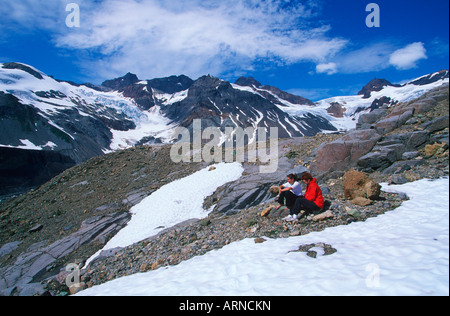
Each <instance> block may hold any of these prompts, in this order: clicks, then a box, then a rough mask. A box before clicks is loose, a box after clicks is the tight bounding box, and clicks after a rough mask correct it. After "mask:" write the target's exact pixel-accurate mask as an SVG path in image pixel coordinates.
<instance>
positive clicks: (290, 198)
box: [285, 191, 298, 209]
mask: <svg viewBox="0 0 450 316" xmlns="http://www.w3.org/2000/svg"><path fill="white" fill-rule="evenodd" d="M285 197H286V207H287V208H288V209H291V208H292V207H293V206H294V204H295V201H296V200H297V198H298V196H297V195H295V194H294V193H293V192H292V191H286V192H285Z"/></svg>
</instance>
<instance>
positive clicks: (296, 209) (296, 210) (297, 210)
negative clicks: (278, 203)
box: [291, 197, 307, 215]
mask: <svg viewBox="0 0 450 316" xmlns="http://www.w3.org/2000/svg"><path fill="white" fill-rule="evenodd" d="M304 201H307V200H306V199H305V198H304V197H298V198H297V199H296V201H295V203H294V207H292V209H291V215H298V214H299V213H300V211H301V210H304V209H305V206H304V205H303V204H304Z"/></svg>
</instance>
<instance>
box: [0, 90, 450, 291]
mask: <svg viewBox="0 0 450 316" xmlns="http://www.w3.org/2000/svg"><path fill="white" fill-rule="evenodd" d="M381 110H383V112H382V113H379V112H377V111H376V110H374V111H372V113H367V114H366V115H368V117H362V118H361V122H360V123H361V128H363V127H364V129H359V130H355V131H351V132H350V133H347V134H341V135H339V134H317V135H315V136H312V137H304V138H288V139H284V140H281V141H280V142H279V154H280V161H279V168H278V171H277V172H276V173H274V174H268V175H261V174H259V168H258V164H259V163H244V168H245V173H244V174H243V177H242V178H241V179H239V180H237V181H236V182H234V183H231V184H228V185H225V186H223V187H221V188H219V189H218V190H217V191H216V193H215V194H214V195H212V196H211V197H209V198H208V199H207V200H206V201H205V206H207V207H209V206H210V205H216V206H215V209H214V212H213V213H212V214H211V215H210V216H209V218H207V219H204V220H193V221H189V222H186V223H182V224H180V225H179V226H177V227H174V228H170V229H167V230H166V231H164V232H162V233H160V234H159V235H158V236H156V237H153V238H151V239H149V240H145V241H142V242H140V243H137V244H135V245H132V246H130V247H127V248H124V249H120V250H117V251H112V252H109V253H105V254H103V256H102V257H101V258H100V259H98V260H96V261H94V262H93V263H92V264H90V265H89V266H88V268H87V269H86V270H83V271H82V281H83V286H92V285H95V284H99V283H102V282H105V281H107V280H110V279H114V278H117V277H120V276H123V275H128V274H131V273H136V272H142V271H148V270H151V269H156V268H158V267H160V266H165V265H172V264H177V263H179V262H181V261H182V260H186V259H188V258H191V257H193V256H197V255H202V254H204V253H206V252H208V251H211V250H213V249H217V248H220V247H223V246H224V245H226V244H228V243H230V242H233V241H236V240H240V239H242V238H255V242H263V241H264V239H265V238H283V237H288V236H292V235H299V234H307V233H309V232H311V231H317V230H322V229H325V228H326V227H329V226H335V225H345V224H348V223H349V222H352V221H360V220H365V219H366V218H369V217H373V216H377V215H379V214H382V213H384V212H387V211H389V210H392V209H394V208H395V207H397V206H398V205H399V204H400V203H401V202H402V201H403V200H404V199H405V198H406V197H405V196H399V195H395V194H388V193H382V194H381V196H380V197H379V198H378V199H377V200H375V201H371V204H369V205H366V206H358V205H355V204H353V203H351V202H350V201H349V200H347V199H346V198H345V196H344V183H343V180H342V176H343V175H344V173H345V172H347V171H348V170H349V169H351V168H356V169H358V170H361V171H364V172H366V173H367V174H369V175H370V177H371V178H373V179H374V180H376V181H377V182H389V183H402V182H405V181H414V180H417V179H422V178H431V179H433V178H439V177H443V176H448V173H449V170H448V169H449V164H448V132H449V129H448V111H449V107H448V86H445V87H441V88H438V89H435V90H433V91H431V92H429V93H428V94H425V95H424V96H422V97H421V98H419V99H416V100H412V101H409V102H405V103H399V104H397V105H395V106H391V107H387V106H385V108H383V109H381ZM373 112H375V113H373ZM372 116H375V117H376V118H373V117H372ZM364 124H368V125H364ZM363 125H364V126H363ZM374 133H377V134H378V136H377V135H375V134H374ZM364 135H366V136H364ZM367 135H369V136H371V137H368V136H367ZM362 144H365V146H362ZM390 146H394V147H390ZM356 149H358V151H356ZM363 149H364V150H363ZM169 152H170V146H168V145H152V146H140V147H135V148H131V149H128V150H124V151H121V152H117V153H111V154H108V155H104V156H101V157H96V158H93V159H90V160H88V161H87V162H85V163H83V164H81V165H79V166H76V167H73V168H71V169H69V170H67V171H65V172H63V173H62V174H61V175H59V176H57V177H56V178H54V179H52V180H51V181H50V182H48V183H46V184H44V185H42V186H41V187H39V188H38V189H36V190H34V191H32V192H30V193H28V194H25V195H23V196H21V197H18V198H16V199H14V200H11V201H8V202H7V203H2V204H0V228H1V229H0V234H1V235H0V240H1V244H0V265H1V268H0V271H1V273H0V275H1V277H0V291H1V293H2V294H3V295H34V294H51V295H67V293H68V290H69V289H68V288H67V287H66V286H65V277H66V276H67V272H65V267H66V266H67V264H69V263H77V264H80V265H83V263H84V262H85V260H87V258H89V257H90V256H91V255H92V254H94V253H95V252H96V251H97V250H99V249H101V248H102V246H103V245H104V244H105V243H106V242H107V241H108V240H109V239H110V238H111V236H112V235H113V234H114V233H115V232H117V231H118V230H119V229H120V228H121V227H123V226H124V225H125V224H126V223H127V221H128V220H129V218H130V215H129V213H128V211H129V209H130V208H131V206H133V205H135V204H137V203H139V202H140V201H141V200H142V199H143V198H145V197H146V196H148V195H150V194H151V193H152V192H154V191H155V190H157V189H158V188H160V187H161V186H162V185H164V184H166V183H168V182H171V181H174V180H175V179H178V178H182V177H185V176H187V175H189V174H192V173H193V172H195V171H197V170H200V169H201V168H203V167H205V166H206V164H203V163H197V164H195V163H185V164H183V163H179V164H175V163H173V162H172V161H171V159H170V155H169ZM327 152H328V156H327V155H326V154H325V153H327ZM339 152H341V153H342V152H343V153H346V154H345V157H348V158H347V159H342V157H340V156H339V155H337V153H339ZM330 153H333V154H330ZM372 155H378V157H379V158H380V157H385V159H384V160H383V163H382V164H379V163H378V162H379V161H380V159H379V158H377V159H373V156H372ZM330 156H331V157H332V158H334V159H325V158H324V157H330ZM342 162H344V164H342V165H340V164H341V163H342ZM369 162H370V163H369ZM338 163H339V164H338ZM304 170H312V171H313V174H314V175H317V176H319V181H320V185H321V187H322V188H323V192H324V195H325V198H326V199H327V200H328V201H329V205H328V210H327V213H326V214H325V215H326V216H324V219H321V220H318V219H317V218H314V217H313V216H309V217H305V218H303V219H301V220H300V221H299V222H295V223H289V224H288V223H285V222H283V221H281V220H280V218H281V216H283V215H285V211H284V213H283V211H281V212H276V211H271V212H270V214H269V215H268V216H267V217H262V216H260V214H261V212H262V211H263V210H264V209H267V208H271V207H272V206H273V204H272V203H271V202H270V199H271V198H272V197H273V195H271V194H270V193H269V192H268V190H269V188H270V186H272V185H278V184H280V183H281V182H283V181H284V180H285V176H286V174H287V173H289V172H292V171H296V172H299V173H301V172H303V171H304ZM321 170H325V172H321ZM330 171H331V172H330Z"/></svg>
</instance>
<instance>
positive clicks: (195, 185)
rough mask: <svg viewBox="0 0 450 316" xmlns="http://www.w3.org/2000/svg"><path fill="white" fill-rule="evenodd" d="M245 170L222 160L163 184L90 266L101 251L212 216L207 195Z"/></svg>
mask: <svg viewBox="0 0 450 316" xmlns="http://www.w3.org/2000/svg"><path fill="white" fill-rule="evenodd" d="M210 168H213V169H214V168H215V169H214V170H210ZM243 172H244V168H243V167H242V165H241V164H240V163H237V162H236V163H230V164H226V163H220V164H216V165H213V166H211V167H207V168H205V169H202V170H200V171H198V172H196V173H194V174H192V175H190V176H188V177H185V178H183V179H179V180H177V181H174V182H171V183H169V184H167V185H165V186H163V187H161V188H160V189H159V190H157V191H156V192H154V193H153V194H152V195H150V196H149V197H147V198H146V199H144V200H143V201H142V202H141V203H139V204H137V205H136V206H134V207H133V208H131V210H130V212H131V213H132V218H131V220H130V222H128V224H127V226H125V227H124V228H123V229H122V230H120V231H119V232H118V233H117V234H116V235H115V236H114V237H113V238H112V239H111V240H110V241H109V242H108V243H107V244H106V245H105V246H104V247H103V249H102V250H100V251H98V252H97V253H96V254H94V255H93V256H92V257H91V258H90V259H89V260H87V262H86V265H88V264H89V262H91V261H92V260H93V259H95V257H97V255H98V254H100V252H101V251H104V250H108V249H114V248H118V247H127V246H130V245H132V244H134V243H137V242H139V241H142V240H144V239H147V238H149V237H152V236H155V235H157V234H158V233H159V232H161V231H162V230H164V229H165V228H169V227H172V226H175V225H177V224H179V223H182V222H184V221H187V220H190V219H195V218H198V219H201V218H205V217H208V214H209V212H210V210H205V209H203V202H204V201H205V198H206V197H208V196H210V195H211V194H213V193H214V192H215V191H216V190H217V188H219V187H220V186H222V185H224V184H226V183H228V182H232V181H235V180H237V179H239V178H240V177H241V176H242V173H243Z"/></svg>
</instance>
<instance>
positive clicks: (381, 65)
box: [0, 0, 449, 100]
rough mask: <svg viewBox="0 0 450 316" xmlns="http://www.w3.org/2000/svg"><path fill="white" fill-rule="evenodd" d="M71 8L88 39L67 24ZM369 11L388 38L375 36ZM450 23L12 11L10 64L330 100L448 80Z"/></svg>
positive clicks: (1, 19) (9, 4)
mask: <svg viewBox="0 0 450 316" xmlns="http://www.w3.org/2000/svg"><path fill="white" fill-rule="evenodd" d="M71 3H74V4H77V5H78V7H79V9H80V15H79V16H80V27H73V28H70V27H68V26H67V24H66V18H67V17H68V15H70V14H71V13H73V11H66V8H67V7H66V6H67V5H68V4H71ZM369 3H376V4H377V5H378V7H379V9H380V27H372V28H369V27H368V26H367V25H366V18H367V16H368V15H369V14H371V12H366V6H367V5H368V4H369ZM448 12H449V2H448V1H443V0H428V1H418V0H396V1H393V0H367V1H366V0H341V1H338V0H305V1H286V0H266V1H256V0H245V1H244V0H221V1H219V0H183V1H179V0H166V1H162V0H107V1H106V0H104V1H102V0H97V1H87V0H46V1H38V0H21V1H17V0H2V5H1V6H0V62H9V61H18V62H23V63H26V64H30V65H32V66H34V67H36V68H38V69H39V70H41V71H43V72H45V73H46V74H49V75H53V76H54V77H56V78H58V79H64V80H72V81H75V82H92V83H96V84H99V83H101V82H102V81H104V80H106V79H111V78H116V77H119V76H122V75H124V74H126V73H127V72H132V73H136V74H137V75H138V77H139V78H141V79H151V78H156V77H165V76H169V75H173V74H175V75H179V74H185V75H188V76H189V77H191V78H193V79H196V78H198V77H200V76H201V75H205V74H211V75H215V76H218V77H220V78H222V79H225V80H229V81H234V80H236V79H237V78H238V77H239V76H253V77H255V78H256V79H257V80H259V81H260V82H261V83H263V84H268V85H273V86H276V87H279V88H281V89H282V90H286V91H289V92H292V93H295V94H299V95H302V96H304V97H307V98H310V99H312V100H319V99H323V98H326V97H330V96H336V95H348V94H355V93H357V92H358V91H359V90H360V89H361V88H362V86H364V85H365V84H366V83H367V82H368V81H370V80H371V79H373V78H374V77H377V78H386V79H388V80H390V81H391V82H396V83H398V82H403V81H406V80H410V79H414V78H416V77H419V76H421V75H425V74H428V73H431V72H435V71H438V70H441V69H448V68H449V66H448V59H449V43H448V39H449V13H448Z"/></svg>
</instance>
